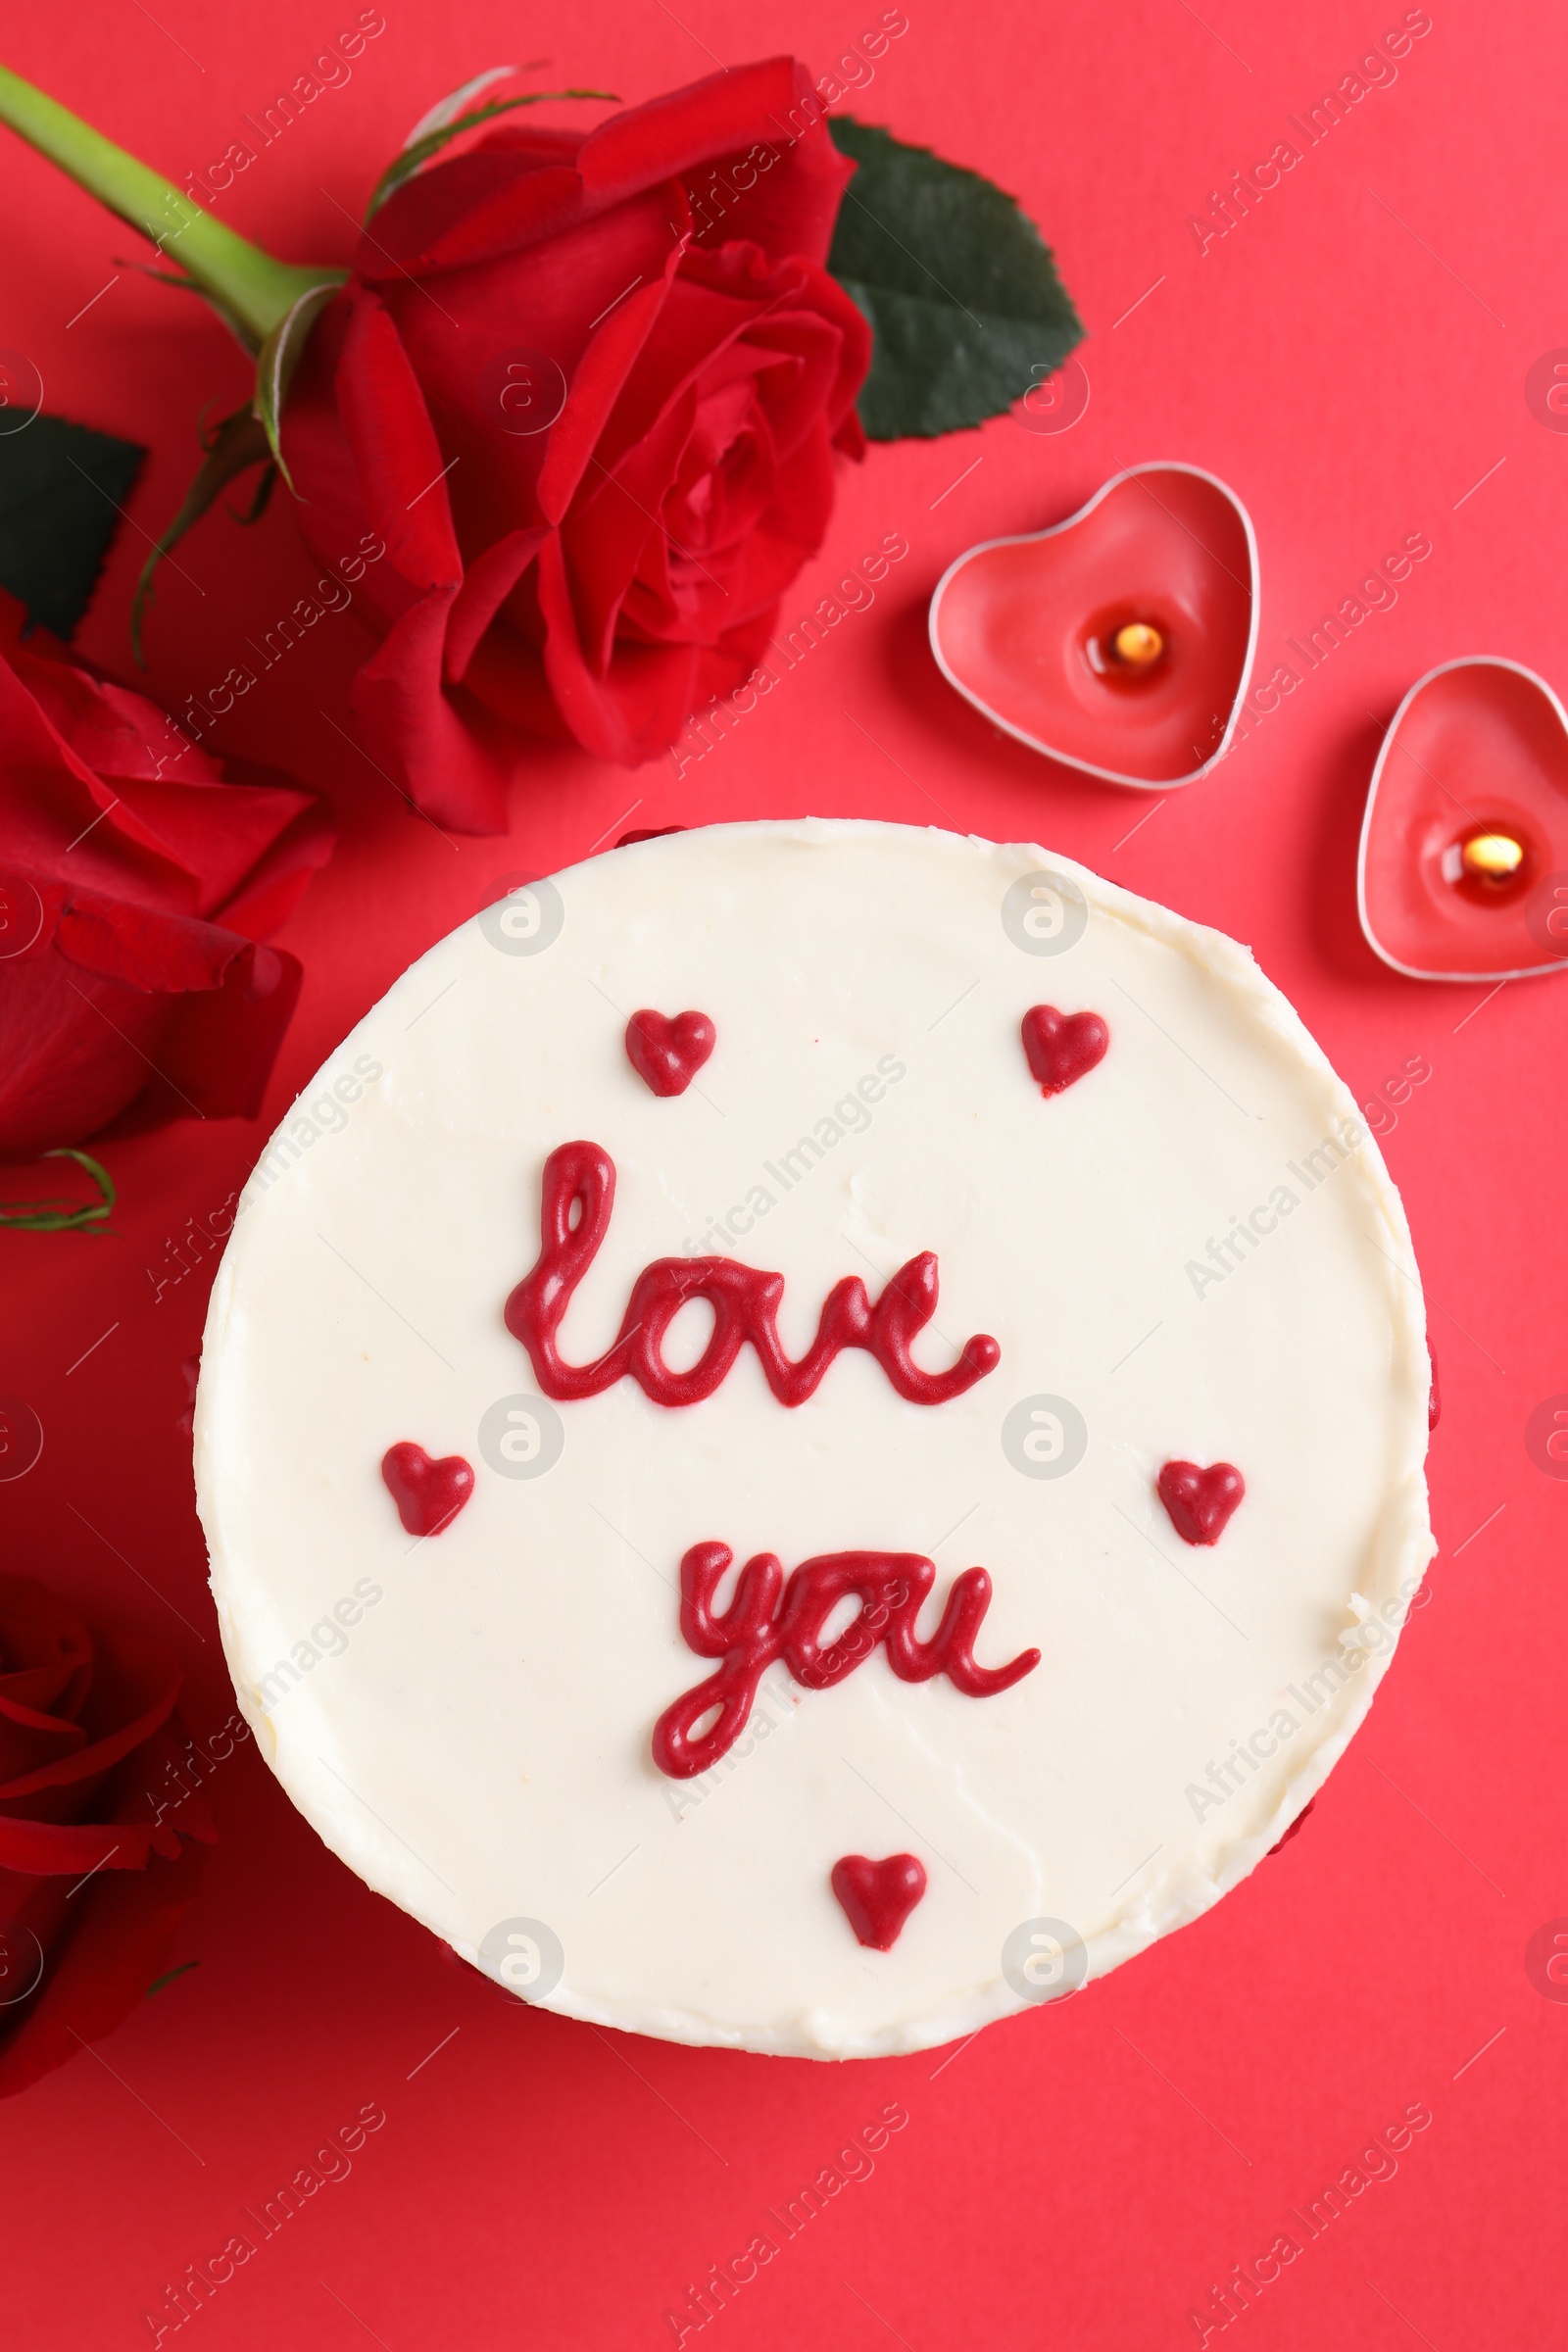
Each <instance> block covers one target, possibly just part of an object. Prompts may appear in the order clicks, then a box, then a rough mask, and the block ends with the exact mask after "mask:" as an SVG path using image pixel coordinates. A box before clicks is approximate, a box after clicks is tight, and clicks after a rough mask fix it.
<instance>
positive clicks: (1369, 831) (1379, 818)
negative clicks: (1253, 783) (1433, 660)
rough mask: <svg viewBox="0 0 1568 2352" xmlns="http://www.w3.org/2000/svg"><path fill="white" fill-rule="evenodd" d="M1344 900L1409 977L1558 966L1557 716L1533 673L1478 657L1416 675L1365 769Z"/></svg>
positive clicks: (1563, 740)
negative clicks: (1352, 902) (1368, 780)
mask: <svg viewBox="0 0 1568 2352" xmlns="http://www.w3.org/2000/svg"><path fill="white" fill-rule="evenodd" d="M1356 896H1357V903H1358V906H1359V909H1360V916H1361V929H1362V931H1363V932H1364V933H1365V935H1366V940H1367V944H1368V946H1369V947H1371V948H1372V950H1373V951H1374V953H1375V954H1376V955H1378V956H1381V957H1382V958H1383V961H1384V962H1385V963H1387V964H1389V965H1391V966H1392V967H1393V969H1394V970H1395V971H1397V972H1402V973H1403V974H1404V975H1405V977H1406V978H1408V979H1412V980H1463V981H1477V980H1525V979H1530V978H1533V977H1534V976H1535V975H1537V974H1538V973H1543V972H1552V971H1560V970H1561V969H1562V968H1563V967H1564V965H1565V964H1568V712H1565V711H1564V710H1563V707H1562V705H1561V703H1560V702H1559V701H1558V700H1557V697H1556V696H1555V694H1553V692H1552V690H1551V688H1550V687H1549V686H1548V685H1547V684H1546V682H1545V680H1544V678H1540V677H1538V676H1537V675H1536V673H1535V671H1534V670H1532V669H1526V668H1525V667H1524V666H1523V665H1522V664H1521V663H1520V662H1506V661H1503V660H1501V659H1498V658H1495V657H1492V656H1485V657H1479V656H1478V657H1474V658H1470V659H1466V660H1463V661H1458V662H1443V663H1441V664H1440V665H1439V667H1438V668H1436V669H1431V670H1428V672H1427V674H1426V676H1425V677H1424V678H1420V679H1418V680H1417V682H1416V684H1415V685H1414V686H1412V687H1411V689H1410V691H1409V693H1408V694H1407V695H1406V696H1405V698H1404V700H1403V702H1402V703H1401V704H1400V705H1399V708H1398V710H1397V711H1396V712H1395V715H1394V719H1393V723H1392V724H1391V726H1390V727H1389V731H1388V733H1387V734H1386V735H1385V736H1384V739H1383V745H1382V749H1381V750H1380V751H1379V753H1378V759H1377V765H1376V767H1375V768H1374V769H1373V771H1372V785H1371V789H1370V791H1369V792H1368V794H1367V803H1366V816H1365V819H1364V821H1363V823H1362V826H1361V852H1360V860H1359V867H1358V872H1357V878H1356Z"/></svg>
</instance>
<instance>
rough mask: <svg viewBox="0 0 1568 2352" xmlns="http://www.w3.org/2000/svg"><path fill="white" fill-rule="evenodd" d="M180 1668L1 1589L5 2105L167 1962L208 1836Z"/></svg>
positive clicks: (50, 1606)
mask: <svg viewBox="0 0 1568 2352" xmlns="http://www.w3.org/2000/svg"><path fill="white" fill-rule="evenodd" d="M179 1681H180V1669H179V1663H178V1660H177V1659H175V1658H174V1657H172V1656H171V1654H170V1652H169V1651H168V1650H166V1649H163V1648H160V1647H159V1646H158V1644H157V1643H155V1642H143V1641H140V1640H137V1639H133V1638H132V1637H131V1636H129V1635H99V1636H98V1637H97V1638H96V1639H95V1638H94V1637H93V1636H92V1635H91V1634H90V1633H89V1632H88V1631H87V1628H86V1626H85V1625H83V1623H82V1622H81V1619H80V1618H79V1617H78V1616H77V1615H76V1613H75V1611H74V1610H73V1608H71V1607H70V1605H69V1604H68V1603H67V1602H65V1601H63V1600H62V1599H60V1598H59V1596H58V1595H57V1594H55V1593H50V1592H47V1591H46V1590H45V1588H44V1587H43V1586H42V1585H39V1584H34V1583H33V1581H32V1579H31V1578H30V1577H25V1576H0V2095H4V2094H5V2093H7V2092H9V2091H14V2090H23V2089H25V2087H26V2085H27V2084H28V2083H29V2082H36V2081H37V2080H38V2078H39V2076H40V2075H46V2074H49V2073H50V2072H51V2071H52V2070H53V2069H54V2068H55V2067H57V2066H63V2065H64V2064H65V2062H66V2060H67V2059H68V2058H72V2057H74V2055H75V2053H76V2051H77V2049H78V2048H79V2047H80V2045H81V2043H82V2042H84V2041H93V2040H95V2039H97V2038H98V2037H99V2036H100V2035H102V2034H108V2033H111V2032H112V2031H113V2030H114V2028H115V2027H116V2026H118V2025H119V2024H120V2022H121V2020H122V2019H123V2018H124V2017H125V2016H127V2015H128V2013H129V2012H130V2010H131V2009H133V2008H134V2007H135V2005H136V2003H137V2002H138V2001H139V2000H141V1999H142V1997H143V1996H144V1994H145V1993H146V1991H147V1989H148V1987H149V1985H151V1983H152V1981H153V1979H154V1978H155V1977H156V1976H158V1974H159V1973H160V1971H161V1970H162V1969H163V1968H164V1966H165V1964H166V1963H167V1961H168V1959H169V1954H170V1951H171V1948H172V1944H173V1940H174V1932H175V1929H176V1927H177V1926H178V1922H179V1914H180V1911H181V1909H182V1908H183V1906H184V1905H185V1903H187V1902H188V1901H189V1900H190V1897H191V1896H192V1894H194V1893H195V1891H196V1887H197V1882H198V1878H199V1875H200V1870H201V1859H202V1857H201V1854H200V1852H199V1850H198V1847H197V1846H196V1845H193V1844H191V1843H190V1842H188V1841H189V1840H190V1839H192V1838H195V1839H198V1840H200V1842H201V1843H202V1844H211V1843H212V1841H213V1838H214V1836H215V1832H214V1830H213V1827H212V1822H211V1819H210V1817H209V1815H208V1812H207V1808H206V1804H205V1801H204V1799H203V1797H202V1796H201V1794H200V1792H199V1791H196V1790H192V1789H190V1788H189V1787H188V1784H189V1782H190V1781H191V1779H192V1778H193V1777H199V1775H196V1776H193V1773H192V1768H191V1767H190V1765H189V1764H188V1762H187V1761H186V1757H185V1751H186V1749H188V1747H189V1745H190V1742H189V1740H186V1739H185V1737H184V1735H183V1731H182V1727H181V1725H180V1721H179V1718H178V1716H177V1715H176V1714H175V1713H174V1697H175V1693H176V1692H177V1691H178V1689H179Z"/></svg>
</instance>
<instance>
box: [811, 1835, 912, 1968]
mask: <svg viewBox="0 0 1568 2352" xmlns="http://www.w3.org/2000/svg"><path fill="white" fill-rule="evenodd" d="M833 1891H834V1893H835V1894H836V1895H837V1896H838V1898H839V1901H840V1902H841V1903H842V1904H843V1906H844V1916H845V1918H846V1919H847V1920H848V1921H849V1923H850V1925H851V1927H852V1928H853V1929H854V1930H855V1933H856V1936H858V1939H859V1941H860V1942H861V1943H863V1944H868V1945H869V1946H870V1948H871V1950H872V1951H873V1952H891V1951H892V1949H893V1946H894V1945H895V1944H896V1943H897V1942H898V1940H899V1936H900V1935H901V1933H902V1932H903V1928H904V1923H905V1921H906V1920H907V1918H908V1916H909V1913H910V1912H911V1911H912V1910H913V1909H914V1906H915V1904H916V1903H917V1902H918V1901H919V1900H920V1897H921V1895H922V1894H924V1892H925V1864H924V1863H923V1862H921V1861H918V1860H917V1859H916V1857H915V1856H914V1855H913V1854H889V1855H888V1857H887V1859H886V1861H883V1862H872V1861H870V1860H868V1858H867V1857H866V1856H865V1855H864V1854H846V1855H844V1857H843V1859H842V1860H841V1861H838V1862H835V1863H834V1865H833Z"/></svg>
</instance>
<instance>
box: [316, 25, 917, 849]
mask: <svg viewBox="0 0 1568 2352" xmlns="http://www.w3.org/2000/svg"><path fill="white" fill-rule="evenodd" d="M852 169H853V167H852V166H851V165H850V164H849V163H847V162H846V161H845V160H844V159H843V158H842V157H841V156H840V155H839V153H838V151H837V149H836V148H835V147H834V146H833V144H832V142H831V141H830V139H829V138H828V135H827V130H826V126H825V122H824V118H823V113H822V108H821V104H820V102H819V101H818V100H817V99H816V98H815V96H814V95H813V93H812V91H811V88H810V83H809V78H808V76H807V73H806V72H805V69H804V68H803V67H802V66H800V65H797V64H796V63H795V62H794V61H793V60H791V59H788V58H775V59H772V60H770V61H769V62H767V63H766V64H762V65H754V66H745V67H739V68H737V69H735V71H733V72H731V73H722V74H718V75H715V76H714V77H713V78H712V79H711V80H709V81H703V82H698V83H695V84H694V85H693V86H692V87H691V88H689V89H684V90H677V91H675V92H673V93H672V94H671V95H670V96H668V97H664V98H660V99H656V100H655V101H654V102H653V103H652V104H650V105H648V106H641V107H634V108H631V109H629V110H628V111H627V112H625V113H622V114H617V115H613V116H612V117H611V118H610V119H609V121H607V122H605V123H601V124H600V125H599V126H598V128H597V129H595V130H592V131H590V132H588V133H587V134H586V135H583V134H580V133H578V132H575V131H564V130H547V129H539V128H535V127H532V126H531V125H529V124H527V123H523V124H522V125H521V126H518V123H517V120H516V118H514V119H513V122H512V123H511V124H509V126H507V127H505V128H501V129H497V130H494V131H492V132H490V133H489V134H488V136H487V137H486V138H485V139H484V140H482V141H481V142H480V144H479V145H477V146H476V147H474V148H473V149H472V150H471V151H470V152H468V153H467V154H465V155H462V156H460V157H458V158H456V159H454V160H451V161H448V162H445V163H441V164H436V165H434V166H432V167H430V168H429V169H427V170H425V171H424V172H420V173H418V174H417V176H415V177H414V178H412V179H410V180H408V181H407V182H406V183H405V184H404V185H403V186H402V187H401V188H400V189H398V190H397V192H396V193H395V194H394V195H393V196H392V197H391V198H390V199H389V201H388V202H387V203H386V204H385V206H384V207H383V208H382V209H381V210H380V211H379V212H377V213H376V214H375V215H374V216H373V218H372V221H371V222H370V224H369V226H368V229H367V231H366V233H365V235H364V237H363V238H362V240H361V244H360V251H359V256H358V260H357V264H356V267H355V270H354V273H353V275H352V276H351V278H350V280H349V282H348V284H347V285H346V286H345V288H344V290H343V292H342V294H341V295H340V296H339V297H338V298H337V299H336V300H335V301H334V302H333V303H332V304H331V306H330V308H329V309H328V310H327V312H326V313H325V315H324V317H323V318H322V319H321V321H320V323H319V325H318V327H317V328H316V331H315V333H314V335H313V336H312V339H311V341H310V343H309V345H308V346H307V349H306V353H305V357H304V360H303V363H302V365H301V367H300V369H299V373H298V375H297V376H296V377H295V380H294V385H293V389H292V390H291V392H290V394H289V397H288V403H287V407H286V409H285V412H284V427H283V453H284V456H285V458H286V460H287V462H288V466H289V469H290V473H291V476H292V479H293V483H294V486H295V488H296V490H297V491H298V492H299V494H300V497H301V498H302V500H303V501H304V502H305V503H304V504H303V506H302V507H301V510H300V515H301V521H302V523H303V526H304V528H305V531H306V533H307V535H308V537H309V538H310V541H311V544H312V546H313V547H314V548H315V550H316V551H317V553H318V554H319V555H320V556H322V557H323V558H325V559H329V560H330V559H335V558H336V557H338V556H340V555H341V553H342V551H343V550H344V548H346V547H353V546H354V545H355V544H356V543H357V542H358V541H359V540H360V539H361V538H362V537H363V536H364V535H365V534H366V532H367V531H369V532H373V533H374V534H375V535H376V536H377V537H379V538H380V539H382V540H384V542H385V544H386V548H387V560H386V561H385V562H379V563H377V564H376V566H375V569H374V571H373V573H368V574H367V576H366V581H365V590H366V595H367V597H368V599H370V600H372V601H373V602H374V604H375V606H376V609H377V610H378V612H379V613H380V615H381V618H382V621H383V623H384V625H385V628H386V632H387V633H386V638H385V642H384V643H383V645H382V646H381V648H380V650H379V652H378V653H376V654H375V655H374V656H373V657H372V659H371V660H370V661H369V662H368V663H367V664H366V666H365V668H364V669H363V670H362V671H361V672H360V675H359V677H358V679H357V681H356V686H355V694H354V706H355V710H356V712H357V714H358V717H359V720H360V723H361V726H362V729H363V732H364V736H365V740H366V742H367V744H368V748H369V751H370V754H371V756H372V757H373V758H374V759H375V760H377V761H378V762H379V764H380V765H381V766H383V767H384V768H385V769H386V770H387V771H388V772H389V773H390V774H391V775H392V776H393V777H395V778H398V779H400V780H401V781H402V782H403V783H404V784H405V785H406V786H407V788H408V790H409V792H410V793H411V795H412V796H413V797H414V798H415V799H416V800H417V801H418V803H419V805H420V806H421V807H422V808H424V809H427V810H428V811H430V812H431V813H432V814H433V815H435V816H437V817H438V818H440V819H441V820H442V821H443V822H445V823H448V824H451V825H454V826H457V827H458V828H460V829H462V830H465V831H469V832H482V831H490V830H500V829H501V828H503V827H504V825H505V823H506V814H505V796H504V789H503V788H504V786H505V783H506V781H507V779H508V777H509V776H510V775H511V773H512V772H513V771H514V769H515V764H516V760H517V759H518V757H519V752H520V748H521V747H520V746H519V744H518V741H517V734H516V731H517V730H519V729H521V730H526V731H528V732H531V733H536V734H548V735H552V736H555V737H557V738H558V739H564V740H570V739H573V738H574V739H575V740H576V741H577V742H578V743H580V744H582V745H583V746H584V747H585V748H586V749H587V750H588V751H591V752H594V753H596V754H598V755H599V756H600V757H601V758H604V759H612V760H623V761H625V762H627V763H628V764H635V763H637V762H638V761H641V760H650V759H653V758H654V757H655V756H656V755H657V754H658V753H660V752H662V751H663V750H665V749H666V748H667V747H668V746H669V744H670V743H672V742H673V741H674V739H675V737H676V736H677V735H678V734H679V732H680V729H681V727H682V725H683V723H684V721H685V719H686V717H687V714H688V713H689V712H690V711H692V709H693V708H694V707H695V706H696V705H697V704H698V703H699V702H701V701H702V700H703V699H704V698H705V697H707V696H709V695H711V694H714V693H717V692H720V691H725V690H727V689H729V688H730V687H733V686H735V685H738V684H739V683H740V682H741V681H742V680H743V679H744V678H745V677H746V675H747V674H748V672H749V671H750V670H751V669H752V668H753V667H754V666H755V664H756V663H757V662H758V661H759V659H760V655H761V652H762V648H763V647H764V645H765V644H766V641H767V637H768V632H769V630H770V628H771V627H772V625H773V621H774V617H775V614H776V612H777V608H778V603H779V600H780V598H781V596H782V594H783V592H784V590H785V588H786V587H787V586H788V584H789V582H790V581H791V580H792V579H793V578H794V576H795V574H796V573H797V571H798V570H799V569H800V567H801V565H802V564H803V563H804V562H805V561H806V559H807V557H809V555H811V554H813V553H814V552H815V550H816V549H817V548H818V547H819V546H820V545H821V541H822V535H823V531H824V529H825V527H826V523H827V519H828V515H829V511H830V509H831V506H832V501H833V453H834V451H835V449H839V450H844V451H848V452H850V453H852V454H854V455H857V456H858V454H859V452H860V449H861V446H862V442H861V436H860V429H859V425H858V421H857V418H856V415H855V397H856V394H857V392H858V389H859V386H860V382H861V379H862V377H863V376H864V374H865V370H866V368H867V365H868V364H869V360H870V350H871V335H870V329H869V327H868V326H867V324H866V321H865V319H863V317H862V316H861V314H860V312H859V311H858V309H857V308H856V305H855V304H854V302H853V301H852V300H851V299H850V297H849V296H848V295H847V294H846V293H845V292H844V291H843V289H842V288H841V287H840V286H839V285H838V284H837V283H836V282H835V281H834V279H832V278H831V277H830V276H829V275H828V274H827V271H826V270H825V269H824V268H823V264H824V262H825V260H826V258H827V250H828V245H829V241H830V239H831V236H832V231H833V223H834V219H835V217H836V215H837V212H838V207H839V199H840V196H841V194H842V191H843V188H844V184H845V182H846V180H847V179H848V178H849V177H850V173H851V171H852ZM519 426H521V427H537V428H538V429H528V430H519V429H518V428H519Z"/></svg>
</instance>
